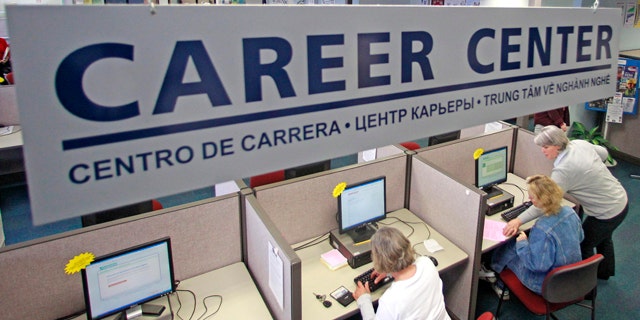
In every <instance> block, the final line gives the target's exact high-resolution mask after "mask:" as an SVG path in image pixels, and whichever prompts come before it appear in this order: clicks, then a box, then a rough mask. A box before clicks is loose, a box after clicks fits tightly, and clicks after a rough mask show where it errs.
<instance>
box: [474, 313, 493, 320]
mask: <svg viewBox="0 0 640 320" xmlns="http://www.w3.org/2000/svg"><path fill="white" fill-rule="evenodd" d="M494 319H495V318H494V317H493V313H491V311H487V312H485V313H483V314H481V315H480V316H479V317H478V318H477V319H476V320H494Z"/></svg>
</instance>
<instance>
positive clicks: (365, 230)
mask: <svg viewBox="0 0 640 320" xmlns="http://www.w3.org/2000/svg"><path fill="white" fill-rule="evenodd" d="M374 233H376V228H374V227H373V226H372V225H371V224H370V223H367V224H365V225H363V226H360V227H357V228H355V229H351V230H349V231H347V235H349V237H351V239H352V240H353V243H354V244H356V245H357V244H358V243H361V242H365V241H367V240H370V239H371V237H372V236H373V234H374Z"/></svg>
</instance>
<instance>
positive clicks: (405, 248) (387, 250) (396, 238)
mask: <svg viewBox="0 0 640 320" xmlns="http://www.w3.org/2000/svg"><path fill="white" fill-rule="evenodd" d="M371 255H372V258H373V268H374V269H375V270H376V271H378V272H380V273H392V272H398V271H400V270H403V269H404V268H406V267H408V266H410V265H411V264H413V262H414V261H415V251H413V247H411V242H409V239H407V237H405V236H404V235H403V234H402V233H401V232H400V231H399V230H398V229H395V228H390V227H382V228H380V229H378V231H376V233H375V234H374V235H373V237H371Z"/></svg>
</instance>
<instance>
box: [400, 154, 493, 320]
mask: <svg viewBox="0 0 640 320" xmlns="http://www.w3.org/2000/svg"><path fill="white" fill-rule="evenodd" d="M409 199H410V200H409V208H408V209H409V210H411V212H413V213H414V214H415V215H416V216H418V217H420V218H421V219H422V220H424V221H425V222H426V223H427V224H429V225H430V226H431V227H433V228H435V229H437V230H438V231H439V232H440V233H441V234H442V235H444V236H445V237H446V238H447V239H449V240H451V242H453V243H454V244H455V245H456V246H458V247H459V248H460V249H462V250H463V251H464V252H465V253H466V254H467V255H469V261H467V262H466V263H464V264H462V265H460V266H458V267H456V271H453V272H452V271H449V272H445V273H443V274H441V275H440V276H441V278H442V281H443V283H444V295H445V302H446V305H447V308H448V309H449V311H450V312H452V313H454V314H455V315H456V316H457V317H458V318H460V319H472V318H474V315H475V305H476V298H475V297H476V294H475V292H476V291H477V287H478V281H477V273H476V272H475V271H476V270H478V269H479V267H480V253H481V245H482V230H483V228H484V215H483V214H481V212H484V206H483V205H482V195H481V194H480V191H479V190H478V189H476V188H474V187H473V186H472V185H469V184H466V183H464V182H461V181H460V180H458V179H456V178H454V177H451V176H450V175H449V174H448V173H446V172H445V171H444V170H443V169H440V168H437V166H436V165H434V164H433V163H430V162H429V161H428V160H424V159H422V158H420V157H419V156H417V155H416V156H414V157H413V158H412V160H411V187H410V189H409Z"/></svg>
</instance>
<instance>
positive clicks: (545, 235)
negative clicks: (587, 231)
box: [491, 175, 584, 293]
mask: <svg viewBox="0 0 640 320" xmlns="http://www.w3.org/2000/svg"><path fill="white" fill-rule="evenodd" d="M527 184H528V186H529V199H530V200H531V202H532V203H533V205H534V206H535V207H537V208H538V209H540V210H542V211H543V212H544V215H543V216H541V217H540V218H538V220H537V221H536V223H535V224H534V225H533V227H532V228H531V230H530V232H529V236H528V237H527V235H526V234H525V233H524V232H520V233H519V234H518V236H517V238H516V239H515V241H514V240H513V238H512V239H510V240H508V241H507V242H506V243H505V244H504V245H503V246H501V247H499V248H497V249H496V250H495V251H494V253H493V257H492V263H491V268H492V269H493V270H494V271H496V272H498V273H499V272H502V270H503V269H504V268H505V267H506V268H509V269H511V270H512V271H513V273H515V275H516V276H517V277H518V279H520V281H521V282H522V283H523V284H524V285H525V286H526V287H527V288H529V289H531V290H532V291H534V292H536V293H540V291H541V289H542V282H543V280H544V277H545V276H546V275H547V273H548V272H549V271H551V269H553V268H556V267H560V266H564V265H567V264H571V263H574V262H578V261H580V260H582V255H581V252H580V242H581V241H582V239H583V238H584V233H583V231H582V225H581V223H580V219H579V218H578V215H577V214H576V212H575V211H574V210H573V209H572V208H571V207H568V206H561V204H560V203H561V201H562V196H563V191H562V189H560V187H559V186H558V185H557V184H556V183H555V182H554V181H553V180H551V178H549V177H547V176H544V175H535V176H531V177H529V178H527Z"/></svg>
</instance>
